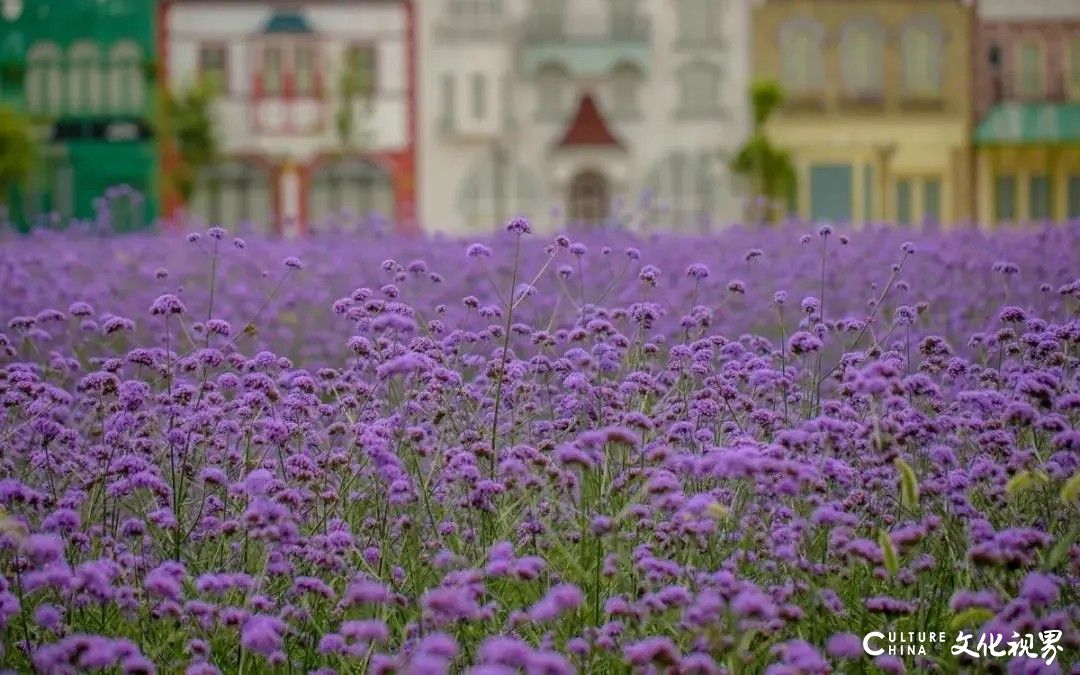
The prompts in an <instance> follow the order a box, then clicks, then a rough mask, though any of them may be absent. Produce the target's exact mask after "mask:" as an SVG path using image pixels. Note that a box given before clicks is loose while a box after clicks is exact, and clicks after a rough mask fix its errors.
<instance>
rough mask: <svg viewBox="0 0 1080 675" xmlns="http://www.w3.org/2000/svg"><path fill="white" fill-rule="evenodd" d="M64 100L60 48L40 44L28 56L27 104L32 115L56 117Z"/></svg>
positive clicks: (33, 47)
mask: <svg viewBox="0 0 1080 675" xmlns="http://www.w3.org/2000/svg"><path fill="white" fill-rule="evenodd" d="M62 98H63V75H62V72H61V70H60V48H59V47H58V46H56V44H55V43H52V42H38V43H35V44H34V46H32V47H31V48H30V50H29V52H28V54H27V72H26V104H27V107H28V108H29V110H30V112H31V113H32V114H37V115H41V114H45V115H55V114H57V113H59V112H60V101H61V99H62Z"/></svg>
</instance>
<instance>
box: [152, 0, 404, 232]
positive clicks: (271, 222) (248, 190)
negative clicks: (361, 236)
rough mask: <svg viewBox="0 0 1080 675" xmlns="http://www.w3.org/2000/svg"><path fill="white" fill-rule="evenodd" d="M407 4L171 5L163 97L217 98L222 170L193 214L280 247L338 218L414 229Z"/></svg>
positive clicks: (244, 0) (197, 1) (208, 182)
mask: <svg viewBox="0 0 1080 675" xmlns="http://www.w3.org/2000/svg"><path fill="white" fill-rule="evenodd" d="M413 16H414V12H413V6H412V2H410V0H288V1H278V0H165V2H164V3H163V11H162V27H161V30H162V36H161V37H162V41H163V44H164V47H163V50H162V53H163V58H164V60H165V73H166V77H167V83H168V85H169V87H170V88H171V89H172V90H173V91H174V92H182V91H183V90H184V88H185V87H188V86H191V85H194V84H195V83H197V82H198V81H200V79H201V80H202V81H205V82H206V83H207V85H208V86H211V87H213V89H214V90H215V93H216V98H215V103H214V104H213V107H214V110H213V112H214V117H215V123H216V131H217V137H218V140H219V143H220V146H221V151H222V155H223V161H221V162H220V164H219V165H218V166H215V167H213V168H212V169H210V170H207V171H204V172H203V174H202V175H200V176H199V179H198V182H197V188H196V191H195V195H194V197H193V203H192V204H191V205H189V206H190V208H191V210H192V211H193V212H194V214H196V215H199V216H201V217H203V218H204V219H205V220H206V221H207V222H209V223H212V224H221V225H225V226H233V225H235V224H236V223H238V222H240V221H245V220H246V221H251V222H253V223H255V224H256V225H264V224H265V225H268V226H269V227H271V228H272V229H274V230H276V231H278V232H280V233H282V234H285V235H294V234H297V233H300V232H305V231H313V230H317V229H318V228H319V227H320V224H322V223H324V222H326V220H327V218H328V217H332V216H333V215H334V214H335V213H344V212H351V213H353V214H355V215H366V214H368V213H371V212H378V213H382V214H385V215H388V216H390V217H392V218H394V219H395V220H396V221H397V222H399V223H401V224H402V226H403V227H409V226H410V224H411V223H413V222H414V221H415V214H414V212H413V211H414V202H415V200H414V196H413V195H414V192H415V190H414V183H415V180H414V177H413V176H414V165H415V161H414V157H415V153H414V148H415V139H414V131H415V114H416V113H415V102H416V96H415V86H414V82H415V72H416V68H415V53H416V52H415V49H414V48H413V45H414V44H415V42H414V40H413V38H414V35H415V30H414V22H413Z"/></svg>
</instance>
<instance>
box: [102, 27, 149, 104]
mask: <svg viewBox="0 0 1080 675" xmlns="http://www.w3.org/2000/svg"><path fill="white" fill-rule="evenodd" d="M141 55H142V52H141V50H140V49H139V45H137V44H135V43H134V42H131V41H130V40H124V41H121V42H117V43H116V44H115V45H113V46H112V48H110V49H109V87H108V90H109V92H108V93H109V101H108V107H109V109H110V110H111V111H113V112H136V111H139V110H142V108H143V105H144V104H145V103H146V82H145V77H146V76H145V74H144V73H143V70H142V67H141V64H140V57H141Z"/></svg>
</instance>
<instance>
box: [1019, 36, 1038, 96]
mask: <svg viewBox="0 0 1080 675" xmlns="http://www.w3.org/2000/svg"><path fill="white" fill-rule="evenodd" d="M1044 78H1045V73H1044V63H1043V49H1042V45H1040V44H1039V43H1038V42H1033V41H1028V42H1021V43H1020V44H1019V45H1017V47H1016V93H1017V94H1019V95H1020V96H1025V97H1040V96H1042V95H1043V91H1044V88H1045V83H1044Z"/></svg>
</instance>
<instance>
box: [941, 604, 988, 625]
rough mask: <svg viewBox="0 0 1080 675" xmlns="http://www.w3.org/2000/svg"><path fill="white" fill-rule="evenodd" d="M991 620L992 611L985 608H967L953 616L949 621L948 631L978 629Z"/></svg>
mask: <svg viewBox="0 0 1080 675" xmlns="http://www.w3.org/2000/svg"><path fill="white" fill-rule="evenodd" d="M993 618H994V612H993V611H992V610H989V609H987V608H985V607H969V608H967V609H965V610H964V611H962V612H958V613H956V614H954V615H953V618H952V619H950V620H949V630H950V631H958V630H960V629H961V628H978V627H979V626H981V625H983V624H984V623H986V622H987V621H989V620H990V619H993Z"/></svg>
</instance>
